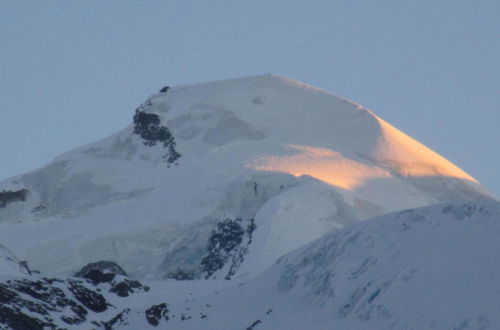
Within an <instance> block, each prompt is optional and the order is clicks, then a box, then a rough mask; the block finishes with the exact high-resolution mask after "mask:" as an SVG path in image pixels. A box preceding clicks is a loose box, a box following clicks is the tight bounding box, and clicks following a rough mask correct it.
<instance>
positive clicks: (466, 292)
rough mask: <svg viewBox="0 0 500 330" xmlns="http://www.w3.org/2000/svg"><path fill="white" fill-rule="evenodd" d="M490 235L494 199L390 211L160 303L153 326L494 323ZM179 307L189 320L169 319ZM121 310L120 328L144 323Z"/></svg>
mask: <svg viewBox="0 0 500 330" xmlns="http://www.w3.org/2000/svg"><path fill="white" fill-rule="evenodd" d="M499 236H500V203H498V202H492V201H490V202H470V203H453V204H439V205H433V206H428V207H423V208H419V209H412V210H406V211H402V212H398V213H392V214H389V215H385V216H382V217H380V218H377V219H373V220H370V221H367V222H363V223H361V224H357V225H354V226H352V227H350V228H346V229H343V230H340V231H337V232H335V233H331V234H327V235H325V236H324V237H323V238H320V239H318V240H316V241H314V242H313V243H311V244H309V245H307V246H305V247H303V248H300V249H298V250H296V251H293V252H292V253H289V254H287V255H286V256H284V257H282V258H280V259H279V261H278V262H277V263H276V264H275V265H273V266H272V267H271V268H270V269H268V270H267V271H265V272H264V273H262V274H261V275H259V276H258V277H256V278H254V279H252V280H250V281H248V282H247V283H244V284H239V285H235V286H234V287H232V288H229V289H226V290H223V291H219V292H217V293H215V294H213V295H211V296H207V297H203V298H199V299H194V300H191V301H188V302H185V303H181V304H179V303H173V304H170V305H169V311H170V313H169V315H170V319H169V320H168V321H167V320H163V323H162V324H164V326H165V327H167V326H168V328H169V329H254V328H255V329H259V330H264V329H291V330H293V329H297V330H300V329H318V330H326V329H498V328H500V264H499V263H498V262H497V261H498V251H500V240H499V239H498V237H499ZM180 313H185V315H186V316H188V315H189V316H192V318H190V319H189V320H181V319H179V318H172V315H179V314H180ZM130 315H131V316H130V318H129V319H128V320H127V322H128V325H123V328H124V329H133V328H134V327H135V328H137V327H140V325H141V324H142V323H144V321H143V320H142V318H141V317H139V316H138V314H135V313H133V312H132V313H131V314H130ZM200 315H205V316H206V317H203V318H202V317H200ZM252 325H253V327H252Z"/></svg>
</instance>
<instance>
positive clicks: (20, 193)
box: [0, 189, 28, 207]
mask: <svg viewBox="0 0 500 330" xmlns="http://www.w3.org/2000/svg"><path fill="white" fill-rule="evenodd" d="M27 197H28V190H27V189H21V190H16V191H12V190H2V191H0V207H6V206H7V204H9V203H13V202H24V201H26V198H27Z"/></svg>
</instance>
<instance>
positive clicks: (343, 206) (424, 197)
mask: <svg viewBox="0 0 500 330" xmlns="http://www.w3.org/2000/svg"><path fill="white" fill-rule="evenodd" d="M436 204H439V205H436ZM431 205H434V206H431ZM418 207H424V208H422V209H416V210H415V208H418ZM403 210H410V211H403ZM401 211H402V213H401ZM391 212H400V213H391ZM389 213H391V214H389ZM498 213H499V212H498V203H497V202H496V201H495V200H494V197H492V196H491V195H490V193H489V192H487V191H486V190H485V189H484V188H483V187H482V186H481V185H480V184H479V183H478V182H477V181H476V180H475V179H474V178H473V177H471V176H470V175H469V174H467V173H465V172H464V171H462V170H461V169H459V168H458V167H457V166H455V165H454V164H452V163H450V162H449V161H448V160H446V159H445V158H443V157H442V156H440V155H438V154H437V153H435V152H433V151H432V150H430V149H429V148H427V147H425V146H424V145H422V144H420V143H419V142H417V141H415V140H414V139H412V138H411V137H409V136H407V135H405V134H404V133H402V132H400V131H399V130H397V129H396V128H394V127H392V126H391V125H390V124H388V123H387V122H385V121H384V120H382V119H381V118H379V117H377V116H376V115H375V114H374V113H373V112H371V111H369V110H367V109H365V108H363V107H362V106H360V105H358V104H355V103H353V102H351V101H349V100H346V99H343V98H340V97H338V96H335V95H333V94H331V93H329V92H326V91H323V90H320V89H318V88H315V87H313V86H309V85H307V84H304V83H301V82H297V81H294V80H290V79H288V78H285V77H281V76H276V75H262V76H255V77H248V78H240V79H232V80H226V81H218V82H210V83H203V84H195V85H187V86H177V87H172V88H165V89H162V90H161V91H160V92H159V93H156V94H153V95H151V96H150V97H149V98H148V99H147V100H146V101H145V102H144V103H143V104H142V105H140V106H139V107H138V108H137V109H136V110H135V112H133V111H131V125H129V126H128V127H126V128H124V129H123V130H121V131H119V132H116V133H114V134H112V135H110V136H108V137H106V138H104V139H102V140H100V141H97V142H93V143H90V144H87V145H84V146H82V147H80V148H77V149H75V150H72V151H69V152H67V153H65V154H62V155H60V156H59V157H57V158H56V159H54V160H53V161H52V162H51V163H49V164H47V165H46V166H45V167H42V168H40V169H36V170H34V171H32V172H29V173H26V174H23V175H20V176H16V177H12V178H8V179H6V180H4V181H1V182H0V245H2V246H4V247H5V248H3V247H2V248H1V249H0V276H3V277H2V278H4V279H5V281H4V284H5V286H3V287H2V288H3V290H4V291H2V292H4V297H10V298H9V299H7V298H4V299H6V301H11V302H12V303H13V302H15V304H17V305H15V304H14V303H13V304H14V305H15V306H17V307H15V306H14V305H12V306H11V307H12V308H11V312H12V311H14V312H12V313H11V312H9V313H10V314H8V315H10V317H11V318H16V317H18V316H19V315H20V314H19V311H22V310H24V309H23V308H26V307H22V306H27V305H30V303H29V301H32V300H33V299H34V300H33V301H34V304H35V305H36V304H38V303H40V301H39V300H40V299H42V300H43V299H46V300H47V299H49V298H47V297H45V298H43V297H40V296H37V295H36V294H34V295H30V294H29V293H26V291H29V292H31V291H30V290H28V289H26V288H31V287H32V286H38V287H39V288H40V290H45V291H47V292H52V293H53V294H54V295H55V296H54V297H58V298H57V299H59V300H61V299H62V300H61V301H64V303H63V304H62V305H61V306H59V307H56V305H57V304H56V303H55V302H54V301H59V300H57V299H55V298H50V299H53V300H50V299H49V300H50V301H49V300H47V301H43V302H42V303H43V304H44V305H43V308H42V307H41V308H42V309H39V311H40V310H45V311H46V314H45V316H44V318H43V320H44V321H43V322H42V321H40V322H41V323H39V324H41V326H43V324H45V326H48V327H52V326H56V325H57V326H60V327H71V328H74V327H81V328H83V329H86V328H89V327H104V328H106V327H108V328H110V327H111V328H121V327H125V328H126V327H128V328H130V329H140V328H144V327H147V326H154V325H155V324H154V323H157V324H156V325H159V324H162V326H164V327H166V326H167V325H166V324H168V328H172V329H177V328H178V329H198V328H203V329H240V328H241V329H253V328H255V329H261V328H262V329H304V328H311V329H336V328H338V329H363V328H367V329H368V328H369V329H373V328H380V329H390V328H394V329H411V328H414V329H422V328H436V329H443V328H458V329H461V328H463V329H466V328H474V329H475V328H479V329H483V328H484V329H486V328H488V327H490V328H491V329H494V328H495V327H499V326H500V323H499V320H498V316H497V315H500V308H499V302H500V296H499V295H498V294H499V291H498V287H500V285H499V284H500V283H499V277H498V275H499V273H498V265H496V264H495V262H493V261H492V260H494V259H495V255H497V254H498V247H499V246H498V243H499V242H498V241H499V240H498V234H499V232H498V231H499V227H498V221H499V218H498ZM388 214H389V215H388ZM379 216H382V218H379V219H375V220H369V221H365V220H368V219H373V218H374V217H379ZM2 251H3V252H2ZM9 251H12V253H11V252H9ZM14 255H15V257H14ZM16 257H17V258H18V259H19V260H23V261H26V262H27V265H28V266H29V268H28V267H26V264H25V263H22V265H21V264H20V263H19V262H18V259H16ZM101 261H106V262H112V263H116V264H117V265H119V266H121V267H123V269H124V270H125V271H126V273H127V276H125V277H123V276H124V275H123V274H117V275H116V276H117V277H116V278H114V277H113V279H110V278H111V277H112V276H111V275H109V274H108V273H105V274H100V273H99V271H101V270H96V273H92V274H91V275H89V276H90V277H89V278H87V277H83V278H84V279H82V276H80V279H79V280H75V279H74V278H72V276H73V275H75V273H77V272H78V271H79V270H81V269H82V267H84V266H85V265H87V264H89V263H94V262H101ZM30 269H31V270H30ZM32 270H36V271H39V272H40V274H37V273H33V272H32ZM107 274H108V275H107ZM16 276H21V277H22V276H24V277H23V278H27V280H26V281H24V282H23V283H18V282H15V280H13V279H14V278H16ZM95 276H97V277H98V278H99V281H101V280H102V281H103V282H99V281H97V282H96V278H95ZM128 276H130V278H129V277H128ZM7 278H8V280H7ZM55 279H57V280H55ZM127 279H128V280H127ZM132 279H134V280H132ZM8 281H10V282H8ZM12 281H14V282H12ZM75 281H76V282H75ZM134 281H135V282H137V281H140V283H139V282H137V283H139V284H140V286H138V285H137V284H136V283H135V282H134ZM122 283H125V284H122ZM116 287H118V289H115V288H116ZM127 287H130V290H129V291H126V292H127V296H123V297H122V296H118V297H117V293H116V292H124V291H120V290H125V289H124V288H127ZM146 287H147V288H148V289H147V290H146V289H145V288H146ZM98 289H99V290H98ZM9 290H10V291H9ZM23 290H24V291H23ZM89 290H90V291H89ZM74 291H75V292H77V293H78V294H76V296H75V293H74ZM115 291H116V292H115ZM81 292H84V293H85V294H84V295H83V296H85V297H83V298H82V295H81V294H80V293H81ZM91 292H94V293H91ZM14 293H15V294H20V296H19V297H24V298H23V299H24V300H23V299H21V298H19V299H17V300H16V299H14V298H12V297H15V296H16V295H15V294H14ZM52 293H51V294H52ZM26 294H27V295H28V296H26ZM49 296H50V294H49ZM77 296H78V297H77ZM101 296H102V298H101ZM88 297H93V298H92V299H94V300H92V299H91V302H89V301H88V299H87V298H88ZM0 298H1V294H0ZM54 299H55V300H54ZM75 299H76V300H75ZM86 299H87V300H86ZM464 301H466V302H464ZM23 304H24V305H23ZM26 304H27V305H26ZM54 304H56V305H54ZM86 304H87V305H88V304H90V305H91V306H94V304H97V306H100V307H99V308H100V309H102V310H100V311H96V310H92V309H91V308H90V309H89V307H88V306H87V305H86ZM20 306H21V307H20ZM78 306H79V307H78ZM9 308H10V307H9ZM16 308H18V310H16ZM82 308H83V309H84V310H86V311H87V314H86V313H84V312H82ZM68 309H69V310H71V311H72V312H71V313H73V314H71V315H72V316H68V315H70V314H67V312H68ZM75 311H76V312H75ZM148 311H149V312H148ZM495 311H497V313H495ZM16 313H18V314H16ZM33 313H35V314H32V313H31V314H30V315H35V316H34V319H38V318H37V317H38V316H36V313H37V312H36V311H35V312H33ZM65 313H66V314H65ZM68 313H69V312H68ZM145 313H146V314H148V313H149V314H148V315H149V316H150V317H149V318H147V317H146V318H145V316H144V315H145ZM21 314H22V313H21ZM0 315H1V313H0ZM5 315H7V314H5ZM16 315H17V316H16ZM47 315H53V317H52V316H50V317H49V316H47ZM63 315H66V318H65V319H66V320H68V317H70V318H71V320H72V321H71V322H72V323H67V322H66V323H65V321H64V320H63V319H62V318H61V317H62V316H63ZM51 318H53V319H54V320H57V321H51V320H50V319H51ZM39 320H41V319H39ZM61 320H62V321H61ZM60 321H61V322H63V323H60ZM2 322H4V323H5V324H9V323H6V322H7V321H5V320H4V321H2V318H1V316H0V325H1V324H2ZM26 322H28V323H26V324H31V325H30V326H31V327H33V326H34V325H33V324H35V323H36V322H35V323H29V322H31V321H29V320H28V319H26ZM51 322H53V323H51ZM92 322H93V323H92ZM165 322H166V323H165ZM163 323H165V324H163ZM65 324H66V325H65ZM68 324H69V325H68ZM11 327H13V325H12V324H11Z"/></svg>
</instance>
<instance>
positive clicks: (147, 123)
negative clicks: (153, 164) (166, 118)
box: [134, 109, 181, 164]
mask: <svg viewBox="0 0 500 330" xmlns="http://www.w3.org/2000/svg"><path fill="white" fill-rule="evenodd" d="M160 122H161V120H160V117H159V116H158V115H157V114H154V113H147V112H145V111H143V110H140V109H137V110H136V111H135V115H134V134H138V135H139V136H140V137H141V138H142V139H143V140H144V141H143V143H144V145H147V146H154V145H156V144H157V143H158V142H160V143H162V144H163V147H164V148H167V149H168V153H167V154H165V155H164V156H163V160H164V161H165V162H167V163H169V164H171V163H173V162H175V161H176V160H177V159H178V158H179V157H181V154H180V153H178V152H177V151H176V150H175V140H174V137H173V136H172V134H171V133H170V130H169V129H168V128H167V127H166V126H161V125H160Z"/></svg>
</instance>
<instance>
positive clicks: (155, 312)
mask: <svg viewBox="0 0 500 330" xmlns="http://www.w3.org/2000/svg"><path fill="white" fill-rule="evenodd" d="M168 312H169V310H168V308H167V304H165V303H161V304H159V305H153V306H151V307H149V308H148V309H146V311H145V314H146V320H147V321H148V323H149V324H151V325H153V326H155V327H156V326H157V325H158V324H160V321H161V319H164V320H165V321H168V320H169V317H168Z"/></svg>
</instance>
